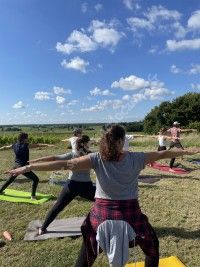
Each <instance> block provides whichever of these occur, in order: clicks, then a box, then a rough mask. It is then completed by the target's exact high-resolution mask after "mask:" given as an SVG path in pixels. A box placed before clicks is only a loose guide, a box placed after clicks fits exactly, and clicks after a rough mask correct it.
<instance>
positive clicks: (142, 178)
mask: <svg viewBox="0 0 200 267" xmlns="http://www.w3.org/2000/svg"><path fill="white" fill-rule="evenodd" d="M158 181H160V178H156V177H153V176H151V175H139V176H138V182H141V183H146V184H153V183H156V182H158Z"/></svg>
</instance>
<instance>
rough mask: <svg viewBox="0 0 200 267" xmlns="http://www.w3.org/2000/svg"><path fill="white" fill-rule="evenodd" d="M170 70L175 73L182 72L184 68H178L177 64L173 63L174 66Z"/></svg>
mask: <svg viewBox="0 0 200 267" xmlns="http://www.w3.org/2000/svg"><path fill="white" fill-rule="evenodd" d="M170 71H171V73H173V74H178V73H180V72H182V70H181V69H179V68H177V66H176V65H172V66H171V67H170Z"/></svg>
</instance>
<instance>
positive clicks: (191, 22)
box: [188, 10, 200, 30]
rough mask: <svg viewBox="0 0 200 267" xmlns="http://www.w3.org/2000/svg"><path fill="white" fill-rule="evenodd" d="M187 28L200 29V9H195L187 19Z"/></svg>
mask: <svg viewBox="0 0 200 267" xmlns="http://www.w3.org/2000/svg"><path fill="white" fill-rule="evenodd" d="M188 28H189V29H190V30H200V10H196V11H195V12H194V13H193V14H192V16H191V17H190V18H189V19H188Z"/></svg>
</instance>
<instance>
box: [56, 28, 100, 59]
mask: <svg viewBox="0 0 200 267" xmlns="http://www.w3.org/2000/svg"><path fill="white" fill-rule="evenodd" d="M96 48H97V45H96V43H95V42H94V41H93V40H92V39H91V38H90V37H88V36H87V35H86V34H85V33H83V32H81V31H77V30H74V31H73V32H72V33H71V34H70V36H69V37H68V39H67V43H65V44H61V43H59V42H58V43H57V45H56V49H57V51H58V52H62V53H64V54H71V53H72V52H74V51H80V52H88V51H93V50H95V49H96Z"/></svg>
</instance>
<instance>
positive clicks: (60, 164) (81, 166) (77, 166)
mask: <svg viewBox="0 0 200 267" xmlns="http://www.w3.org/2000/svg"><path fill="white" fill-rule="evenodd" d="M91 168H92V164H91V160H90V157H89V156H88V155H87V156H83V157H80V158H75V159H71V160H56V161H50V162H45V163H34V164H30V165H26V166H24V167H20V168H17V169H13V170H9V171H6V172H5V173H9V174H11V175H13V176H17V175H19V174H23V173H26V172H30V171H56V170H60V169H64V170H71V171H81V170H90V169H91Z"/></svg>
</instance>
